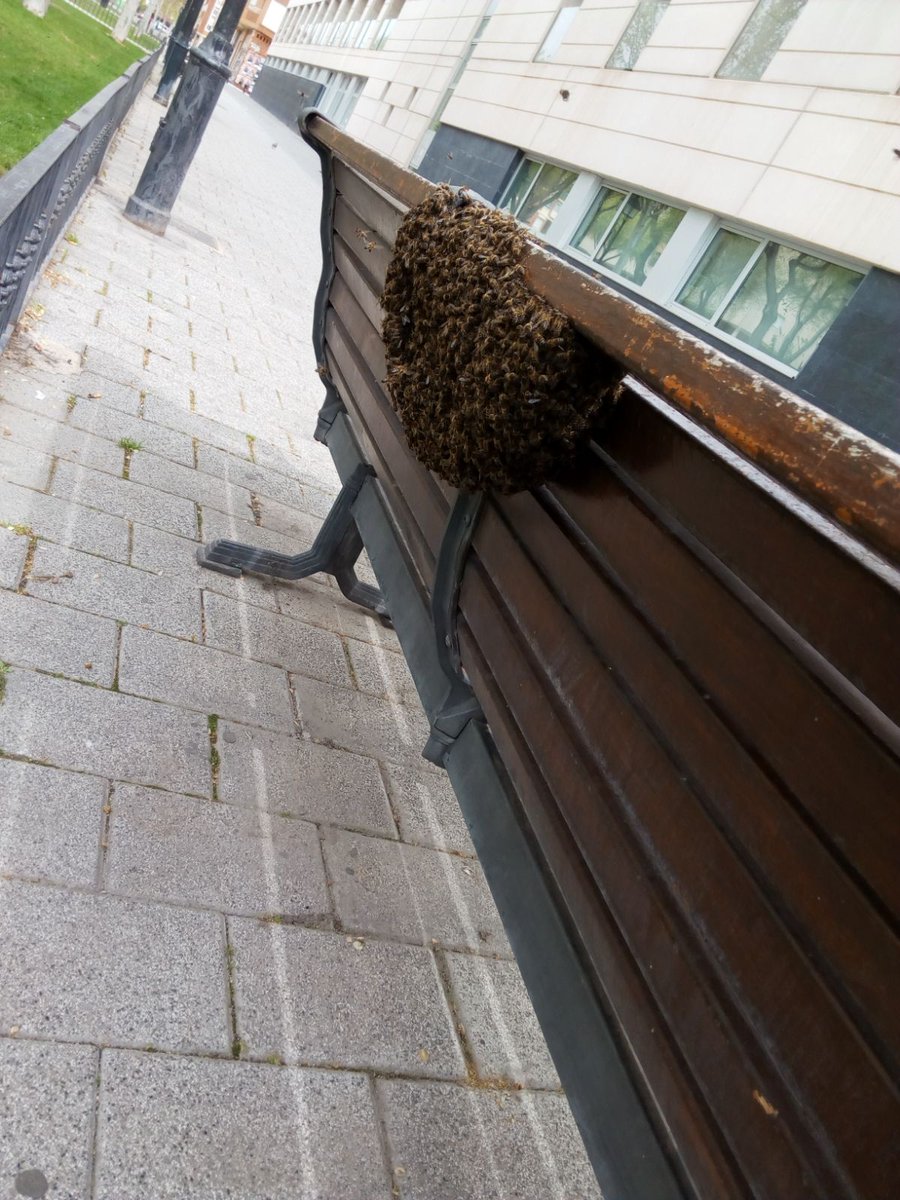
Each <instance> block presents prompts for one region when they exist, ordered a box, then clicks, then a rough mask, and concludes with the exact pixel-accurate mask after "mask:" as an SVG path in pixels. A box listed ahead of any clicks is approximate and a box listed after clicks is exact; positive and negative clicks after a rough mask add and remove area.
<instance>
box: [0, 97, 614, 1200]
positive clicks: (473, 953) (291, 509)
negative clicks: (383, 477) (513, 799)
mask: <svg viewBox="0 0 900 1200" xmlns="http://www.w3.org/2000/svg"><path fill="white" fill-rule="evenodd" d="M160 113H161V110H160V109H159V108H158V107H157V106H156V105H154V104H152V103H151V102H150V101H149V99H147V98H146V97H144V98H143V99H141V100H140V101H139V102H138V105H137V108H136V110H135V112H134V114H133V116H132V118H131V120H130V122H129V124H128V125H127V126H126V128H125V130H124V131H123V132H122V134H121V135H120V137H119V140H118V143H117V146H116V149H115V151H114V153H113V154H112V155H111V156H110V158H109V159H108V160H107V164H106V167H105V170H104V173H103V176H102V178H101V181H100V182H99V183H98V184H97V185H96V186H95V187H94V188H93V190H92V192H91V193H90V196H89V198H88V200H87V202H86V203H85V205H84V206H83V208H82V209H81V212H80V214H79V215H78V217H77V218H76V220H75V222H74V224H73V226H72V228H71V232H70V234H69V237H68V240H66V241H63V242H61V243H60V247H59V250H58V252H57V254H56V256H55V261H54V263H53V265H52V266H51V267H50V269H49V270H48V271H47V273H46V275H45V278H44V280H43V282H42V283H41V285H40V287H39V288H38V289H37V291H36V292H35V294H34V296H33V298H32V304H31V306H30V308H29V316H28V318H27V320H26V325H27V326H29V328H27V329H26V330H24V331H23V332H21V333H20V334H19V335H17V337H16V338H15V339H14V341H13V343H12V344H11V346H10V348H9V349H8V351H7V353H6V354H5V355H4V356H3V357H2V358H0V435H2V436H0V525H2V527H0V697H2V698H0V1035H2V1036H0V1198H2V1200H5V1198H6V1197H7V1196H9V1197H13V1196H16V1195H25V1196H43V1195H45V1194H46V1195H47V1196H48V1197H50V1198H51V1200H63V1198H69V1197H71V1198H73V1200H74V1198H79V1200H84V1198H87V1197H91V1198H96V1200H156V1198H161V1197H178V1198H181V1197H185V1198H202V1200H213V1198H220V1197H234V1198H236V1200H255V1198H259V1200H262V1198H263V1197H266V1198H269V1200H288V1198H290V1200H301V1198H303V1200H311V1198H313V1197H316V1198H319V1200H332V1198H333V1200H380V1198H381V1197H384V1198H385V1200H388V1198H390V1197H393V1196H401V1197H408V1198H415V1200H479V1198H485V1200H487V1198H492V1200H493V1198H495V1197H496V1198H499V1197H510V1198H512V1197H516V1198H518V1200H525V1198H531V1197H535V1198H537V1197H540V1198H541V1200H543V1198H555V1200H581V1198H582V1197H585V1198H587V1197H596V1196H598V1195H599V1192H598V1191H597V1189H596V1185H595V1183H594V1182H593V1176H592V1174H591V1172H590V1169H589V1167H588V1166H587V1163H586V1160H585V1157H584V1153H583V1149H582V1147H581V1143H580V1141H579V1139H578V1135H577V1133H576V1131H575V1128H574V1124H573V1122H572V1119H571V1115H570V1113H569V1110H568V1106H567V1104H566V1101H565V1098H564V1097H563V1095H562V1094H561V1092H560V1090H559V1085H558V1080H557V1078H556V1075H555V1072H554V1070H553V1067H552V1064H551V1062H550V1059H549V1057H548V1054H547V1051H546V1048H545V1046H544V1044H543V1041H542V1038H541V1035H540V1032H539V1030H538V1028H537V1025H536V1022H535V1020H534V1017H533V1014H532V1013H531V1010H530V1006H529V1003H528V1000H527V996H526V994H525V991H524V988H523V985H522V983H521V979H520V977H519V975H518V972H517V970H516V968H515V965H514V964H513V962H512V960H511V957H510V954H509V949H508V945H507V942H506V940H505V937H504V934H503V930H502V927H501V924H500V921H499V918H498V916H497V913H496V911H495V909H494V906H493V903H492V901H491V899H490V895H489V892H488V890H487V887H486V884H485V882H484V877H483V875H482V872H481V869H480V867H479V865H478V862H477V860H476V858H475V856H474V852H473V849H472V845H471V843H470V841H469V838H468V836H467V833H466V830H465V826H464V824H463V821H462V818H461V815H460V812H459V809H458V807H457V805H456V801H455V799H454V797H453V794H452V792H451V791H450V789H449V787H448V785H447V783H446V781H445V778H444V776H443V774H442V773H439V772H438V771H436V770H434V769H432V768H431V767H430V766H429V765H428V764H427V763H425V762H424V761H423V760H422V759H421V757H420V749H421V746H422V745H423V743H424V741H425V738H426V734H427V725H426V722H425V720H424V717H423V715H422V713H421V710H420V708H419V707H418V703H417V700H416V696H415V693H414V690H413V688H412V683H411V680H410V679H409V676H408V674H407V672H406V668H405V664H404V662H403V659H402V657H401V655H400V653H399V648H398V644H397V642H396V639H395V638H394V636H393V634H392V633H391V632H389V631H387V630H386V629H385V628H384V627H383V626H382V625H381V624H380V623H379V622H378V621H377V620H375V619H373V618H372V617H370V616H368V615H367V614H366V613H365V612H363V611H362V610H361V609H358V608H356V607H355V606H353V605H351V604H349V603H348V602H347V601H345V600H344V599H343V597H342V596H341V595H340V593H339V592H338V591H337V590H336V588H334V587H333V586H331V585H330V583H329V582H327V581H323V580H322V579H318V580H310V581H304V582H303V583H301V584H297V585H292V586H288V585H277V586H276V585H274V584H270V583H267V582H264V581H260V580H252V579H251V580H232V579H228V578H225V577H224V576H221V575H215V574H212V573H210V572H205V571H201V570H200V569H199V568H198V567H197V565H196V564H195V560H194V553H195V550H196V548H197V543H198V541H199V540H208V539H210V538H213V537H217V536H230V537H233V538H237V539H239V540H244V541H251V542H254V543H258V544H263V545H265V546H268V547H271V548H274V549H278V550H286V551H290V552H296V551H297V550H298V549H300V548H304V547H305V546H306V545H308V544H309V542H310V541H311V540H312V538H313V536H314V534H315V532H316V529H317V528H318V525H319V523H320V521H321V519H322V517H323V516H324V514H325V513H326V512H327V510H328V507H329V504H330V503H331V500H332V498H333V496H334V494H335V492H336V490H337V477H336V475H335V472H334V470H333V468H332V465H331V460H330V456H329V455H328V453H327V451H326V450H325V449H324V448H323V447H321V446H319V445H317V444H316V443H315V442H313V441H312V440H311V433H312V429H313V426H314V419H315V412H316V410H317V408H318V405H319V403H320V400H321V388H320V385H319V383H318V380H317V377H316V375H315V371H314V361H313V357H312V351H311V348H310V322H311V313H312V303H313V297H314V294H315V287H316V283H317V280H318V273H319V261H318V210H319V178H318V161H317V159H316V158H315V156H314V155H313V154H312V153H311V152H310V151H308V150H307V149H306V147H304V146H303V144H302V143H301V142H300V140H299V138H297V137H296V136H294V135H292V134H291V132H290V131H289V130H287V129H286V128H285V127H283V126H281V125H280V124H278V123H277V122H275V121H274V120H273V118H271V117H270V116H269V115H268V114H267V113H265V112H264V111H263V110H262V109H261V108H259V107H258V106H257V105H255V104H254V103H253V101H252V100H250V99H249V98H247V97H245V96H243V95H241V94H239V93H237V92H236V91H234V90H233V89H230V88H229V89H226V92H225V94H224V96H223V98H222V100H221V102H220V105H219V108H218V110H217V112H216V115H215V117H214V120H213V122H212V124H211V126H210V129H209V131H208V133H207V136H206V140H205V142H204V145H203V147H202V148H201V151H200V153H199V155H198V158H197V160H196V163H195V165H194V168H193V171H192V173H191V176H190V178H189V181H188V184H187V186H186V187H185V189H184V192H183V193H182V197H181V200H180V202H179V204H178V206H177V208H176V218H175V220H174V221H173V223H172V226H171V228H170V231H169V233H168V235H167V236H166V237H165V238H164V239H159V238H155V237H153V236H152V235H150V234H146V233H144V232H142V231H141V230H138V229H136V228H135V227H134V226H132V225H130V224H129V223H128V222H126V221H125V220H124V219H123V217H122V216H121V211H122V208H123V205H124V202H125V199H126V198H127V196H128V194H129V193H130V191H131V190H132V188H133V185H134V183H135V181H136V179H137V176H138V174H139V172H140V169H141V167H142V166H143V163H144V160H145V158H146V153H147V149H148V145H149V140H150V137H151V136H152V133H153V131H154V129H155V126H156V123H157V122H158V120H159V117H160Z"/></svg>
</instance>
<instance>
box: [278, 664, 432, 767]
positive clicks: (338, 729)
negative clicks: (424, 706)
mask: <svg viewBox="0 0 900 1200" xmlns="http://www.w3.org/2000/svg"><path fill="white" fill-rule="evenodd" d="M291 682H292V683H293V685H294V691H295V693H296V696H297V707H298V709H299V711H300V721H301V723H302V725H303V729H304V732H306V733H307V734H308V735H309V736H310V737H312V738H314V739H316V740H317V741H322V742H327V743H328V744H330V745H335V746H338V747H340V748H341V749H344V750H354V751H356V752H357V753H360V754H369V755H371V756H372V757H374V758H384V759H387V760H389V761H394V762H398V761H399V762H401V763H403V762H409V761H410V760H412V761H416V760H419V759H420V758H421V755H422V747H423V746H424V745H425V743H426V742H427V741H428V733H429V725H428V721H427V719H426V717H425V714H424V713H423V712H421V710H419V711H416V710H415V709H413V708H409V707H407V706H403V708H402V710H401V709H400V707H399V706H395V707H392V706H391V705H390V704H389V703H388V702H387V701H386V700H381V699H379V698H377V697H375V696H367V695H365V694H364V693H362V692H351V691H348V690H347V689H346V688H338V687H332V686H331V685H330V684H327V683H321V682H319V680H316V679H304V678H303V677H302V676H301V675H292V676H291Z"/></svg>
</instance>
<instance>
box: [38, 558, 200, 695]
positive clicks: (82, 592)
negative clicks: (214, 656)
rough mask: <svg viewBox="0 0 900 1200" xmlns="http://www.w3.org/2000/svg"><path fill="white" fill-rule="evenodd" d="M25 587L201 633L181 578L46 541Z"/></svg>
mask: <svg viewBox="0 0 900 1200" xmlns="http://www.w3.org/2000/svg"><path fill="white" fill-rule="evenodd" d="M28 592H29V594H30V595H32V596H38V597H41V598H42V599H45V600H52V601H53V602H54V603H56V604H66V605H69V606H70V607H71V608H80V609H83V610H84V611H85V612H95V613H99V614H101V615H102V616H104V617H112V618H113V619H114V620H116V621H128V622H134V623H135V624H137V625H141V626H144V625H146V626H149V627H150V628H152V629H157V630H160V631H161V632H163V633H170V634H173V635H174V636H177V637H186V638H189V637H197V638H199V636H200V630H201V626H200V604H199V602H198V597H197V593H196V592H195V590H194V589H193V588H191V587H188V586H186V585H185V584H184V583H183V582H182V581H181V580H178V579H167V578H160V576H158V575H154V574H151V573H150V572H148V571H138V570H135V569H134V568H133V567H125V566H123V565H122V564H121V563H115V562H110V561H109V560H108V559H105V558H97V557H96V556H95V555H93V554H82V553H81V551H79V550H70V549H67V548H66V547H63V546H55V545H52V544H51V543H49V542H40V543H39V544H38V548H37V552H36V553H35V556H34V565H33V568H32V571H31V574H30V575H29V578H28ZM110 682H112V681H111V680H110Z"/></svg>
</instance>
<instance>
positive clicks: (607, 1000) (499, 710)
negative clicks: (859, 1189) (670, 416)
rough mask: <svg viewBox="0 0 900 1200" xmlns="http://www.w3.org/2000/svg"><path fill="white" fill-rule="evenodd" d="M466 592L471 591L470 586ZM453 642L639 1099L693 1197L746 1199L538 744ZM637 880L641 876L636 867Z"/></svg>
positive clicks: (486, 674)
mask: <svg viewBox="0 0 900 1200" xmlns="http://www.w3.org/2000/svg"><path fill="white" fill-rule="evenodd" d="M467 586H468V585H467ZM460 642H461V646H462V650H463V656H464V660H465V662H466V668H467V670H468V672H469V675H470V676H471V677H472V679H473V680H474V681H475V684H476V687H477V690H478V694H479V697H480V698H481V701H482V704H483V705H484V709H485V715H486V716H487V719H488V722H489V725H490V729H491V733H492V736H493V738H494V740H495V742H496V743H497V747H498V749H499V751H500V753H501V754H502V756H503V759H504V762H506V763H508V764H509V769H510V776H511V779H512V782H513V784H514V786H515V788H516V792H517V794H518V796H519V797H520V799H521V801H522V805H523V810H524V814H525V817H526V819H527V820H528V823H529V826H530V828H531V830H532V832H533V835H534V837H535V839H536V840H537V842H538V844H539V845H540V848H541V852H542V853H543V854H544V856H545V859H546V862H547V865H548V869H549V870H550V871H551V873H552V875H553V878H554V882H555V884H556V886H557V888H558V890H559V893H560V899H561V903H562V904H563V905H564V906H565V908H566V911H567V912H568V913H569V914H570V917H571V920H572V922H573V924H574V925H575V926H576V927H577V929H578V934H579V937H580V939H581V940H582V942H583V944H584V945H585V948H586V952H587V954H588V957H589V959H590V962H591V965H592V967H593V979H594V981H595V985H596V987H597V990H598V992H599V994H600V995H601V996H602V997H603V1003H604V1006H605V1007H606V1008H607V1009H608V1011H610V1012H611V1013H612V1014H614V1015H615V1020H616V1024H617V1028H618V1029H619V1030H620V1037H621V1039H622V1041H623V1042H624V1043H625V1044H627V1045H628V1046H629V1048H630V1049H631V1051H632V1052H633V1053H634V1054H635V1056H636V1057H637V1058H638V1060H639V1061H640V1062H641V1063H642V1072H643V1074H644V1076H645V1080H646V1085H647V1088H648V1094H647V1097H646V1102H647V1104H648V1108H649V1109H650V1111H651V1113H652V1114H654V1115H655V1119H656V1121H657V1122H658V1123H659V1127H660V1137H661V1138H662V1140H663V1141H664V1142H665V1141H668V1134H669V1133H670V1134H671V1137H672V1138H673V1140H674V1144H675V1145H676V1146H677V1147H678V1154H679V1158H680V1161H681V1162H682V1169H683V1171H684V1172H685V1174H686V1176H687V1177H688V1179H689V1180H691V1182H692V1183H693V1185H694V1187H695V1190H696V1194H697V1195H698V1196H702V1197H706V1196H715V1197H717V1200H718V1198H721V1200H738V1198H740V1200H745V1197H746V1191H745V1187H744V1184H743V1183H742V1182H741V1181H740V1180H739V1179H738V1176H737V1173H736V1168H735V1165H734V1163H733V1161H732V1158H731V1154H730V1151H729V1150H728V1148H727V1146H726V1145H725V1143H724V1141H723V1140H722V1138H721V1134H720V1132H719V1130H718V1127H717V1125H716V1123H715V1121H714V1119H713V1116H712V1113H711V1111H710V1109H709V1108H708V1106H707V1103H706V1100H705V1098H704V1097H703V1096H702V1094H701V1093H700V1092H699V1091H698V1089H697V1088H696V1086H695V1084H694V1081H693V1080H692V1079H689V1078H688V1077H687V1076H686V1075H685V1072H684V1063H683V1060H682V1058H681V1054H680V1052H679V1051H678V1048H677V1046H676V1045H675V1043H674V1040H673V1039H672V1038H671V1036H670V1034H669V1031H668V1030H667V1027H666V1022H665V1020H664V1019H663V1016H662V1013H661V1011H660V1009H659V1007H658V1005H657V1004H656V1001H655V999H654V997H653V995H652V993H651V991H650V989H649V988H648V986H647V983H646V980H645V979H644V977H643V974H642V973H641V971H640V968H639V965H638V963H637V962H636V961H635V959H634V958H633V956H632V955H631V954H630V953H629V951H628V949H627V947H626V946H625V943H624V942H623V940H622V937H621V934H620V932H619V929H618V926H617V925H616V923H615V921H614V920H613V918H612V916H611V914H610V912H609V910H608V909H607V907H606V905H605V903H604V902H603V898H602V895H601V894H600V893H599V892H598V890H597V886H596V883H595V881H594V878H593V875H592V874H591V872H590V870H589V869H588V867H587V864H586V863H585V862H584V859H583V857H582V855H581V852H580V851H579V850H578V848H577V845H576V842H575V839H574V837H573V835H572V833H571V830H570V829H569V827H568V825H567V823H566V822H565V820H564V818H563V816H562V814H561V812H560V810H559V808H558V806H557V805H556V802H555V800H554V799H553V798H552V795H551V793H550V791H549V789H548V787H547V784H546V781H545V780H544V777H543V775H542V773H541V770H540V768H539V766H538V764H537V762H536V760H535V758H534V750H535V747H534V745H533V743H532V742H531V740H530V739H528V738H526V737H525V736H524V735H523V733H522V731H521V730H520V728H519V726H518V725H517V724H516V721H515V718H514V716H513V714H512V713H511V712H510V709H509V706H508V704H507V703H506V700H505V698H504V695H503V692H502V690H501V688H500V686H499V684H498V682H497V680H496V678H495V676H494V674H493V672H492V671H491V669H490V667H489V666H488V664H487V663H486V662H485V660H484V658H483V656H482V654H481V650H480V648H479V646H478V643H477V642H476V640H475V638H474V635H473V634H472V632H471V630H470V629H469V628H468V626H467V625H466V624H465V622H463V625H462V628H461V633H460ZM635 878H636V880H637V881H638V882H640V879H641V873H640V870H639V869H638V868H635Z"/></svg>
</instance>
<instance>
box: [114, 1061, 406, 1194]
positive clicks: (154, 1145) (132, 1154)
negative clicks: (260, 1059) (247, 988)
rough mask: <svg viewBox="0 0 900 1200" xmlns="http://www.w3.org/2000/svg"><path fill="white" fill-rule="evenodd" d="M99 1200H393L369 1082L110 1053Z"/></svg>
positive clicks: (268, 1068) (282, 1069) (344, 1074)
mask: <svg viewBox="0 0 900 1200" xmlns="http://www.w3.org/2000/svg"><path fill="white" fill-rule="evenodd" d="M97 1125H98V1133H97V1143H98V1146H97V1172H96V1180H97V1183H96V1191H95V1193H94V1195H95V1200H151V1198H152V1200H186V1198H187V1197H190V1198H191V1200H220V1198H224V1197H232V1198H233V1200H263V1198H265V1200H338V1198H339V1200H390V1198H391V1185H390V1182H389V1179H388V1174H387V1167H386V1165H385V1163H384V1158H383V1154H382V1150H381V1144H380V1138H379V1129H378V1122H377V1118H376V1115H375V1111H374V1106H373V1101H372V1092H371V1087H370V1084H369V1080H368V1079H367V1078H366V1076H364V1075H358V1074H352V1073H350V1072H347V1071H342V1072H336V1071H316V1070H304V1069H298V1068H296V1067H282V1066H273V1065H269V1064H266V1063H247V1062H216V1061H214V1060H212V1059H189V1058H183V1057H174V1056H170V1055H166V1054H138V1053H135V1052H133V1051H125V1050H107V1051H104V1053H103V1059H102V1065H101V1077H100V1109H99V1114H98V1118H97Z"/></svg>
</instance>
